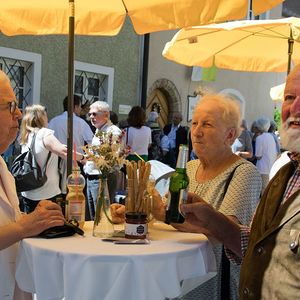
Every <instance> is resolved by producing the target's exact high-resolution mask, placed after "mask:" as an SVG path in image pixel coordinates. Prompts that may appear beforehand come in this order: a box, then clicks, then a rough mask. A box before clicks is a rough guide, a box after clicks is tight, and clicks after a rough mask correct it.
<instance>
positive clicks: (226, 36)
mask: <svg viewBox="0 0 300 300" xmlns="http://www.w3.org/2000/svg"><path fill="white" fill-rule="evenodd" d="M299 41H300V19H299V18H293V17H291V18H285V19H278V20H261V21H255V20H253V21H234V22H228V23H222V24H212V25H208V26H198V27H190V28H185V29H182V30H180V31H179V32H178V33H177V34H176V35H175V36H174V37H173V39H172V40H171V41H170V42H168V43H167V44H166V46H165V48H164V50H163V56H164V57H166V58H167V59H169V60H173V61H175V62H177V63H180V64H184V65H187V66H200V67H205V68H207V67H211V66H213V65H215V66H216V67H219V68H223V69H230V70H237V71H250V72H284V71H287V70H289V67H290V62H289V61H288V58H289V57H290V58H291V61H292V63H293V64H297V63H299V62H300V43H299ZM289 54H290V55H289Z"/></svg>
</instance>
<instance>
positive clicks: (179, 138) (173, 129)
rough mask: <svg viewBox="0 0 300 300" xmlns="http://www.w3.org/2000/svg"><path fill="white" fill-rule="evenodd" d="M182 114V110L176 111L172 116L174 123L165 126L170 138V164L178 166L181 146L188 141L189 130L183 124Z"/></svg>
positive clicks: (173, 166) (165, 131)
mask: <svg viewBox="0 0 300 300" xmlns="http://www.w3.org/2000/svg"><path fill="white" fill-rule="evenodd" d="M181 121H182V114H181V113H180V112H178V111H177V112H174V113H173V117H172V123H171V124H167V125H166V126H165V127H164V133H165V135H167V136H168V138H169V143H170V149H169V155H170V158H171V161H170V166H171V167H172V168H175V167H176V161H177V156H178V152H179V146H180V145H181V144H187V143H188V131H187V129H186V128H185V127H184V126H181V125H180V123H181Z"/></svg>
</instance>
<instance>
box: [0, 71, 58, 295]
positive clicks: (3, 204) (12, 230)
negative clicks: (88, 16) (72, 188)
mask: <svg viewBox="0 0 300 300" xmlns="http://www.w3.org/2000/svg"><path fill="white" fill-rule="evenodd" d="M21 117H22V114H21V111H20V110H19V108H18V105H17V101H16V97H15V95H14V92H13V89H12V87H11V85H10V81H9V79H8V77H7V76H6V75H5V74H4V73H3V72H2V71H0V128H1V130H0V153H1V154H2V153H3V152H4V151H5V150H6V149H7V148H8V147H9V145H10V144H11V143H12V142H13V141H14V140H15V138H16V136H17V133H18V131H19V120H20V119H21ZM63 224H64V217H63V215H62V213H61V209H60V207H59V206H58V205H57V204H55V203H53V202H50V201H45V200H43V201H41V202H40V204H39V205H38V206H37V208H36V209H35V210H34V211H33V212H32V213H30V214H27V215H26V214H23V215H21V213H20V210H19V199H18V196H17V193H16V187H15V182H14V178H13V177H12V175H11V174H10V172H9V171H8V169H7V166H6V164H5V162H4V160H3V158H2V157H0V270H1V272H0V299H18V300H22V299H31V295H29V294H27V293H23V292H22V291H21V290H20V289H19V288H18V285H17V284H16V282H15V274H14V270H15V261H16V256H17V251H18V246H19V244H18V241H20V240H21V239H23V238H26V237H31V236H36V235H38V234H39V233H41V232H42V231H44V230H45V229H47V228H50V227H53V226H59V225H63Z"/></svg>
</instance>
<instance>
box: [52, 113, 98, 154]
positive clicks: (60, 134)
mask: <svg viewBox="0 0 300 300" xmlns="http://www.w3.org/2000/svg"><path fill="white" fill-rule="evenodd" d="M67 125H68V112H66V111H65V112H63V113H62V114H60V115H59V116H57V117H54V118H53V119H52V120H51V121H50V122H49V125H48V128H50V129H53V130H54V135H55V137H56V138H57V139H58V140H59V141H60V142H61V143H62V144H65V145H67V138H68V128H67V127H68V126H67ZM93 136H94V134H93V132H92V130H91V128H90V126H89V125H88V124H87V122H85V121H84V120H83V119H81V118H79V117H78V116H76V115H75V114H74V113H73V141H74V143H75V144H76V151H77V152H80V153H83V150H82V148H81V147H82V146H83V145H84V142H86V143H88V144H91V143H92V139H93Z"/></svg>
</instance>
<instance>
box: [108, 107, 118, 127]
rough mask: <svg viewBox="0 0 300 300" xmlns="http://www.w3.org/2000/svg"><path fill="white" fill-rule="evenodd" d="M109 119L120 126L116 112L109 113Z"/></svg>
mask: <svg viewBox="0 0 300 300" xmlns="http://www.w3.org/2000/svg"><path fill="white" fill-rule="evenodd" d="M109 118H110V121H111V122H112V124H113V125H116V126H118V124H119V118H118V115H117V114H116V113H115V112H114V111H112V110H110V111H109Z"/></svg>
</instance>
